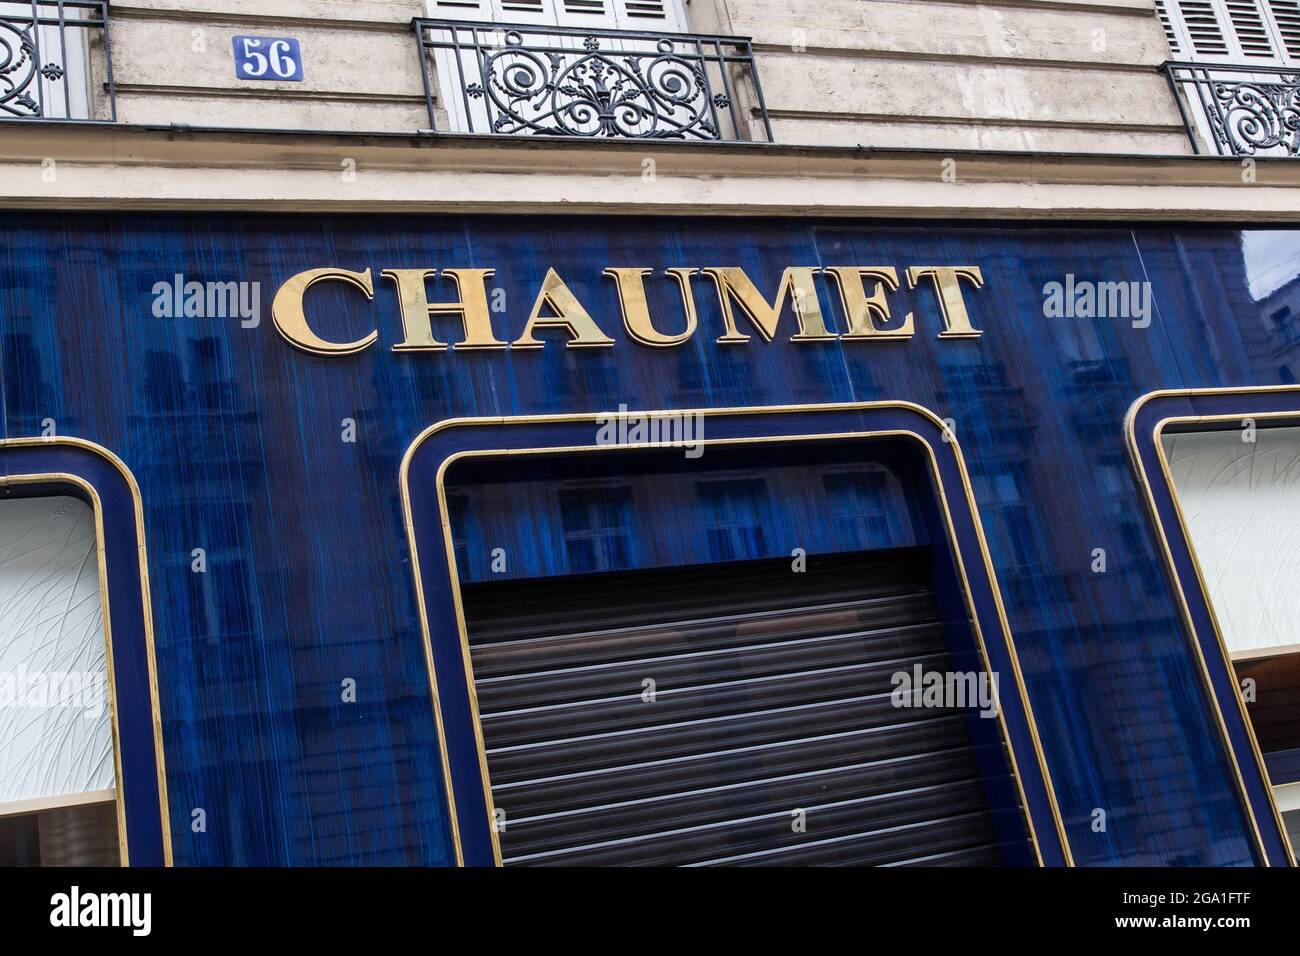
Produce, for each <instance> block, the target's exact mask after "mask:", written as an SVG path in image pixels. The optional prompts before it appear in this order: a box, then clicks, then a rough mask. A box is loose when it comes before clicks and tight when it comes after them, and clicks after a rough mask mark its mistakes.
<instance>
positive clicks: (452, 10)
mask: <svg viewBox="0 0 1300 956" xmlns="http://www.w3.org/2000/svg"><path fill="white" fill-rule="evenodd" d="M429 16H431V17H434V18H435V19H438V20H472V21H478V22H483V23H486V22H487V21H490V20H491V19H492V4H491V0H429Z"/></svg>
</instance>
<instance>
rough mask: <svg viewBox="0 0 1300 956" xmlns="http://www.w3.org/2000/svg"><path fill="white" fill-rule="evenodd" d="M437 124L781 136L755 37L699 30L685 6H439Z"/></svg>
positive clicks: (617, 0)
mask: <svg viewBox="0 0 1300 956" xmlns="http://www.w3.org/2000/svg"><path fill="white" fill-rule="evenodd" d="M427 10H428V12H429V17H428V18H426V19H417V20H416V21H415V28H416V31H417V34H418V35H419V38H420V53H421V56H422V58H423V67H424V80H425V93H426V99H427V103H428V108H429V125H430V128H431V129H434V130H450V131H453V132H458V133H487V134H493V135H525V136H538V135H540V136H562V137H574V136H578V137H601V138H614V139H680V140H695V141H709V140H713V141H718V140H740V139H750V140H766V141H769V142H770V141H771V139H772V128H771V122H770V119H769V117H768V115H767V108H766V105H765V104H764V102H763V94H762V89H761V88H760V85H759V81H758V77H757V75H756V73H755V69H754V54H753V47H752V44H751V43H750V41H749V40H748V39H747V38H744V37H727V36H705V35H699V34H694V33H689V32H687V31H688V27H689V24H688V22H687V18H686V11H685V8H684V6H683V3H682V0H428V5H427Z"/></svg>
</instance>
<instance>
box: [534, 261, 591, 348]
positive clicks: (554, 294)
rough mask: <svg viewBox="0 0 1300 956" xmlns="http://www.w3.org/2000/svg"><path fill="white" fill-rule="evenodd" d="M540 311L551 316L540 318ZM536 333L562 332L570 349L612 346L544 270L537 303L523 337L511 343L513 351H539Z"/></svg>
mask: <svg viewBox="0 0 1300 956" xmlns="http://www.w3.org/2000/svg"><path fill="white" fill-rule="evenodd" d="M543 308H549V309H550V310H551V311H552V312H553V313H554V315H549V316H545V315H542V309H543ZM537 329H564V330H565V331H566V332H568V333H569V341H568V342H566V343H565V346H566V347H567V348H571V349H577V348H608V347H610V346H612V345H613V344H614V340H613V339H611V338H610V337H609V336H608V335H606V334H605V333H604V332H602V331H601V330H600V327H599V326H598V325H596V321H595V320H594V319H593V318H592V317H591V314H590V313H588V312H587V310H586V309H584V308H583V307H582V303H581V302H579V301H578V298H577V296H575V295H574V294H573V293H572V292H571V291H570V290H569V287H568V286H567V285H565V284H564V280H563V279H561V278H560V276H559V273H557V272H556V271H555V270H554V269H548V270H547V272H546V278H545V279H543V280H542V288H541V290H540V291H539V292H538V293H537V301H536V302H534V303H533V311H532V312H531V313H530V314H529V316H528V324H527V325H525V326H524V333H523V335H521V336H519V338H517V339H515V341H514V345H513V348H517V349H540V348H541V347H542V346H543V345H545V344H546V343H545V342H542V341H540V340H538V339H537V338H536V337H535V336H534V335H533V332H535V331H536V330H537Z"/></svg>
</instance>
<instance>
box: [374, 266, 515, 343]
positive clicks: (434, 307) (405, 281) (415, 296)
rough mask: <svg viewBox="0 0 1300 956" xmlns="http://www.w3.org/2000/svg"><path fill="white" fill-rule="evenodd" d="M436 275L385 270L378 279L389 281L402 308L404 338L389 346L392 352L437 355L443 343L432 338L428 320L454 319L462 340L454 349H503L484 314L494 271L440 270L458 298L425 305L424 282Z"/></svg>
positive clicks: (487, 314) (427, 271)
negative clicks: (391, 282) (451, 282)
mask: <svg viewBox="0 0 1300 956" xmlns="http://www.w3.org/2000/svg"><path fill="white" fill-rule="evenodd" d="M437 274H438V270H437V269H385V270H384V271H383V272H382V273H381V275H383V276H384V277H385V278H388V279H392V280H393V283H394V284H395V285H396V286H397V297H398V299H399V300H400V301H401V306H402V328H403V330H404V331H405V333H406V337H405V338H403V339H402V341H401V342H399V343H398V344H396V345H394V346H393V351H394V352H441V351H444V350H445V349H446V348H447V345H446V343H444V342H440V341H438V339H436V338H435V337H434V335H433V323H432V321H431V320H432V318H433V317H434V316H435V315H438V316H455V317H457V318H459V319H460V321H461V325H462V327H463V328H464V330H465V337H464V338H463V339H461V340H460V341H459V342H457V343H456V344H455V345H454V346H453V348H455V349H458V350H459V349H503V348H505V347H506V343H505V342H502V341H500V340H499V339H498V338H497V337H496V335H494V334H493V332H492V317H491V314H490V312H489V310H488V298H487V280H488V279H490V278H491V277H492V276H494V275H496V270H495V269H443V270H442V274H443V275H445V276H450V277H451V280H452V281H453V282H454V283H455V284H456V292H457V293H458V298H457V300H456V301H455V302H433V303H431V302H429V290H428V286H427V281H428V280H429V279H431V278H433V277H434V276H436V275H437Z"/></svg>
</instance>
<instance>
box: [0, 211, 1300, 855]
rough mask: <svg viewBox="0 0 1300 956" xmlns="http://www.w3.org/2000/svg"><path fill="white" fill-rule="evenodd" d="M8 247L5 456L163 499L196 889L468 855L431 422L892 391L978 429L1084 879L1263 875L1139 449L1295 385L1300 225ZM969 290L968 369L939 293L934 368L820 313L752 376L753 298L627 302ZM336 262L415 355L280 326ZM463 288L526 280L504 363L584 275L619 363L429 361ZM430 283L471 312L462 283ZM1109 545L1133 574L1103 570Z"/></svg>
mask: <svg viewBox="0 0 1300 956" xmlns="http://www.w3.org/2000/svg"><path fill="white" fill-rule="evenodd" d="M0 253H2V254H0V343H2V345H3V366H2V368H0V374H2V375H3V380H2V382H0V393H2V395H3V403H4V429H5V437H7V438H14V437H29V436H36V435H40V434H41V433H42V430H43V429H46V430H48V429H49V428H50V427H53V428H55V429H57V432H58V433H59V434H62V435H73V436H77V437H80V438H84V439H88V440H91V441H94V442H97V443H99V444H101V445H103V446H105V447H106V448H108V449H111V450H112V451H113V452H115V453H116V454H117V455H119V456H120V457H121V458H122V459H123V460H124V461H125V463H126V464H127V465H128V466H129V467H130V469H131V470H132V472H133V473H134V474H135V476H136V478H137V479H138V482H139V485H140V489H141V493H142V496H143V502H144V511H145V530H146V536H147V544H148V548H149V574H150V588H151V591H152V606H153V615H154V627H155V632H156V651H157V665H158V672H159V684H160V688H159V690H160V699H161V707H162V716H163V728H164V739H165V745H166V759H167V779H168V796H169V801H170V807H171V818H172V829H173V849H174V854H175V860H176V862H177V863H181V864H277V863H284V864H305V863H370V864H381V863H387V864H403V863H421V864H439V863H446V862H449V861H450V860H452V859H453V853H452V848H451V844H450V839H451V838H450V834H449V829H448V825H447V817H446V811H445V806H444V804H445V800H444V794H443V784H442V771H441V769H440V766H439V760H438V748H437V735H436V729H435V725H434V719H433V713H432V709H431V706H430V700H429V688H428V679H427V676H426V672H425V662H424V658H423V647H422V642H421V638H420V631H419V624H418V619H417V614H416V607H415V596H414V591H413V587H412V576H411V569H410V563H409V553H408V547H407V544H406V537H405V534H404V530H403V525H402V511H401V502H400V496H399V491H398V480H397V479H398V468H399V464H400V461H401V458H402V454H403V452H404V451H405V450H406V448H407V447H408V445H409V444H410V443H411V442H412V440H413V439H414V438H415V437H416V436H417V435H418V434H419V433H420V432H421V431H422V430H423V429H424V428H426V427H427V426H428V425H430V424H432V423H434V422H437V421H439V420H442V419H445V418H449V417H465V416H500V415H521V414H537V413H549V412H563V411H593V410H601V409H611V408H617V406H618V405H619V404H620V403H623V404H626V405H628V406H629V407H630V408H633V409H635V408H656V409H661V408H697V407H733V406H753V405H786V404H803V403H822V402H839V401H865V400H873V399H901V400H907V401H911V402H915V403H918V404H920V405H923V406H925V407H927V408H929V409H931V410H933V411H934V412H936V413H937V414H939V415H940V416H942V417H945V418H951V419H952V420H953V422H954V429H955V432H956V434H957V436H958V439H959V441H960V442H961V446H962V448H963V450H964V452H965V455H966V459H967V463H968V465H969V467H970V469H971V478H972V484H973V487H974V492H975V496H976V499H977V501H978V502H979V504H980V506H981V511H982V513H983V519H984V524H985V528H986V531H987V535H988V544H989V548H990V551H991V553H992V558H993V562H994V565H995V567H996V571H997V574H998V577H999V579H1000V581H1001V584H1002V587H1003V591H1004V598H1005V601H1006V606H1007V614H1008V617H1009V619H1010V626H1011V630H1012V633H1013V634H1014V636H1015V640H1016V646H1017V649H1018V651H1019V654H1020V657H1021V661H1022V664H1023V665H1024V668H1025V671H1026V681H1027V684H1028V688H1029V692H1030V697H1031V700H1032V703H1033V705H1034V708H1035V712H1036V716H1037V719H1038V724H1039V728H1040V730H1041V733H1042V737H1043V744H1044V748H1045V751H1046V754H1047V759H1048V764H1049V768H1050V770H1051V773H1052V777H1053V780H1054V782H1055V785H1056V788H1057V795H1058V799H1059V801H1060V804H1061V808H1062V811H1063V814H1064V816H1065V823H1066V828H1067V833H1068V835H1069V839H1070V844H1071V847H1072V849H1073V852H1074V856H1075V859H1076V860H1077V861H1078V862H1080V863H1083V864H1116V863H1123V864H1164V863H1248V862H1251V860H1252V859H1253V858H1254V856H1255V855H1256V854H1257V851H1256V850H1255V849H1254V846H1255V841H1254V837H1253V835H1252V833H1251V830H1250V826H1249V824H1248V822H1247V821H1246V819H1245V816H1244V813H1243V810H1242V808H1241V803H1240V800H1239V798H1238V796H1237V794H1236V790H1235V786H1234V784H1233V782H1232V772H1231V770H1230V768H1229V767H1228V764H1227V760H1226V757H1225V754H1224V752H1223V749H1222V745H1221V743H1220V739H1219V735H1218V732H1217V730H1216V729H1215V726H1214V725H1213V723H1212V718H1211V712H1210V705H1209V702H1208V700H1207V698H1206V696H1205V692H1204V690H1203V689H1202V685H1201V679H1200V677H1199V676H1198V670H1197V668H1196V665H1195V662H1194V660H1193V658H1192V656H1191V654H1190V652H1189V648H1188V643H1187V639H1186V637H1185V636H1184V634H1183V632H1182V631H1181V630H1180V625H1179V623H1178V617H1177V613H1178V612H1177V607H1176V605H1175V602H1174V598H1173V595H1172V593H1171V591H1170V589H1169V587H1168V584H1167V582H1166V581H1165V578H1164V576H1163V571H1162V569H1161V563H1160V557H1159V554H1158V552H1157V550H1156V547H1157V546H1156V540H1155V537H1154V535H1153V533H1152V530H1151V528H1150V525H1149V521H1148V519H1147V517H1146V515H1145V513H1144V511H1143V507H1142V503H1141V499H1140V498H1139V495H1138V489H1137V487H1136V484H1135V482H1134V479H1133V476H1132V474H1131V471H1130V469H1129V466H1128V463H1127V459H1126V451H1125V444H1124V435H1123V429H1122V426H1123V420H1124V415H1125V412H1126V411H1127V410H1128V408H1129V406H1130V405H1131V404H1132V402H1133V401H1134V400H1135V399H1136V398H1138V397H1139V396H1140V395H1142V394H1144V393H1146V392H1149V391H1152V390H1154V389H1157V388H1171V387H1201V386H1217V385H1270V384H1278V383H1282V382H1289V381H1294V375H1293V374H1292V371H1291V369H1292V367H1293V366H1294V362H1295V359H1296V356H1294V355H1293V354H1292V353H1293V351H1294V344H1293V342H1292V341H1291V337H1290V335H1289V333H1288V330H1287V325H1286V322H1284V321H1282V320H1280V319H1277V318H1276V317H1275V316H1274V315H1273V313H1272V312H1270V311H1268V310H1269V308H1270V303H1271V301H1272V300H1271V299H1269V296H1270V294H1274V293H1273V290H1274V289H1275V288H1277V287H1279V286H1285V285H1286V282H1287V280H1289V279H1291V278H1292V277H1294V276H1295V275H1296V273H1297V272H1300V265H1298V263H1300V232H1294V233H1288V232H1275V233H1272V234H1269V235H1263V234H1247V233H1243V232H1241V231H1236V230H1232V229H1228V228H1214V229H1208V228H1205V229H1200V228H1188V227H1161V226H1143V227H1141V228H1134V229H1125V228H1118V227H1113V226H1106V227H1087V226H1072V225H1059V224H1053V225H1037V226H1033V227H1020V226H988V225H978V226H975V225H966V224H958V223H948V222H936V223H900V224H890V223H880V222H839V221H836V222H820V223H818V222H811V221H796V220H744V219H728V220H718V219H679V220H669V219H638V218H617V217H602V218H579V217H572V218H560V217H461V216H411V217H391V216H384V217H379V216H374V217H365V216H328V215H313V216H288V215H276V216H261V215H258V216H251V215H249V216H245V215H221V214H185V215H180V214H176V215H151V214H102V215H101V214H93V215H91V214H66V215H60V214H50V213H40V214H37V213H24V212H19V213H9V214H7V215H6V218H5V221H4V224H3V226H0ZM957 264H961V265H978V266H980V268H981V269H982V271H983V275H984V277H985V285H984V287H983V288H982V289H980V290H974V289H972V288H970V287H969V286H968V287H967V288H966V295H965V300H966V303H967V306H968V308H969V310H970V314H971V318H972V321H973V323H974V325H975V327H976V328H978V329H981V330H983V333H984V334H983V335H982V336H981V337H980V338H977V339H968V340H939V339H938V338H937V337H936V336H937V333H938V332H939V331H940V329H941V327H942V326H941V321H940V317H939V312H938V308H937V305H936V301H935V297H934V293H933V291H932V290H931V289H928V288H924V287H923V288H919V289H917V290H908V289H907V288H906V283H904V288H903V289H902V290H901V291H899V292H898V293H897V294H896V295H895V296H894V297H893V299H892V302H893V308H894V311H895V314H896V315H898V316H901V315H902V314H904V313H906V312H909V311H911V312H913V313H914V315H915V322H916V327H917V334H916V335H915V336H914V337H912V338H911V339H908V340H906V341H889V342H835V341H831V342H822V343H792V342H790V341H789V335H790V333H792V332H793V331H794V322H793V319H792V318H791V317H790V316H789V315H787V316H786V318H785V319H784V320H783V321H784V322H785V323H786V326H785V328H784V329H783V330H782V331H781V332H780V333H779V334H778V336H777V337H776V339H775V340H774V341H772V342H770V343H769V342H764V341H763V340H762V338H760V337H759V336H757V335H755V336H753V337H752V338H751V340H750V341H749V342H748V343H746V344H744V345H740V346H719V345H718V344H717V343H716V341H715V340H716V338H717V336H718V335H720V334H721V333H722V330H723V329H722V321H721V318H720V316H719V312H718V306H717V299H716V295H715V294H714V293H713V291H712V288H711V286H710V285H709V284H708V283H707V282H705V281H702V280H700V279H697V280H696V285H695V290H696V299H697V303H698V307H699V313H700V314H699V331H698V332H697V333H696V335H695V336H694V338H693V339H692V340H691V341H689V342H688V343H686V344H684V345H682V346H680V347H677V348H671V349H649V348H646V347H644V346H641V345H638V344H637V343H635V342H633V341H631V340H630V339H629V338H628V336H627V334H626V333H625V332H624V331H623V329H622V328H621V321H620V311H619V305H618V300H617V297H616V294H615V286H614V283H613V282H612V281H611V280H610V279H609V278H607V277H603V276H602V275H601V272H602V270H603V269H604V268H606V267H610V266H645V267H649V268H654V269H656V270H657V271H658V272H659V273H660V274H659V275H657V276H656V277H654V278H652V279H649V280H647V281H648V290H649V295H650V306H651V309H652V310H653V312H654V314H655V315H656V316H657V321H660V324H661V327H663V328H665V329H678V328H680V327H681V326H680V321H681V300H680V296H679V294H678V292H677V290H676V286H675V285H674V284H672V283H671V282H670V281H669V280H668V279H667V278H665V277H664V276H663V275H662V270H663V269H664V268H668V267H675V266H678V267H680V266H688V267H697V268H698V267H704V266H740V267H743V268H744V269H745V270H746V272H747V273H748V275H749V276H750V277H752V278H753V279H754V280H755V282H756V283H757V284H758V285H759V286H760V288H761V289H762V290H763V292H764V293H766V294H768V295H770V294H771V293H772V292H773V291H774V290H775V289H776V286H777V282H778V279H779V278H780V276H781V273H782V271H783V270H784V269H785V268H787V267H788V266H829V265H892V266H895V267H897V268H898V269H899V271H900V273H901V272H902V270H903V269H904V268H905V267H907V266H911V265H957ZM321 266H338V267H342V268H346V269H353V270H361V269H365V268H367V267H369V268H371V269H373V270H375V280H376V283H375V298H374V301H373V302H372V303H369V302H366V300H365V298H364V297H363V296H361V295H360V294H359V293H357V292H356V291H355V290H350V289H347V288H344V287H342V286H338V285H336V286H333V287H330V286H322V287H319V288H318V289H313V290H312V292H311V293H309V296H310V298H309V313H310V315H311V318H312V322H313V325H314V327H315V329H316V331H317V332H318V333H319V334H320V335H322V336H323V337H325V338H330V339H336V340H340V341H343V340H348V339H355V338H358V337H360V336H361V335H364V334H365V333H367V332H368V331H370V330H371V329H374V328H377V329H378V332H379V341H378V344H377V345H375V346H374V347H372V348H370V349H368V350H366V351H363V352H360V353H359V354H356V355H352V356H342V357H322V356H315V355H310V354H307V353H304V352H302V351H299V350H296V349H293V348H291V347H290V346H289V345H288V344H287V343H286V342H285V341H284V340H283V339H282V338H281V337H280V336H279V335H278V334H277V333H276V331H275V329H274V328H273V327H272V324H271V320H270V302H271V297H272V296H273V294H274V292H275V290H276V289H277V288H278V287H279V285H280V284H281V283H282V282H283V281H284V280H286V279H288V278H289V277H290V276H292V275H294V274H296V273H298V272H300V271H302V270H305V269H309V268H316V267H321ZM456 266H460V267H478V268H487V267H492V268H495V269H496V270H497V274H496V276H495V277H494V278H493V279H492V280H491V284H492V286H493V287H494V288H498V289H500V290H502V293H501V294H502V296H503V299H498V300H497V301H498V303H499V304H501V305H503V306H504V311H503V312H498V313H494V315H493V321H494V322H495V323H496V332H497V335H498V337H500V338H502V339H507V340H509V339H513V338H516V337H518V335H519V334H520V332H521V330H522V328H523V325H524V321H525V319H526V317H527V315H528V312H529V310H530V309H531V307H532V305H533V300H534V298H535V296H536V294H537V288H538V285H539V284H540V282H541V280H542V278H543V276H544V275H545V274H546V272H547V270H548V269H549V268H552V267H553V268H555V269H556V270H557V271H558V272H559V274H560V275H561V277H562V278H563V279H564V280H565V282H566V283H567V284H568V285H569V287H570V288H571V289H572V290H573V292H574V293H575V294H576V295H577V297H578V298H579V299H580V300H581V301H582V302H583V304H584V305H585V306H586V308H587V309H588V310H589V311H590V313H591V314H592V316H593V318H594V319H595V320H596V321H597V323H599V325H600V326H601V328H602V329H603V330H604V331H605V332H606V333H607V334H608V335H609V336H611V337H612V338H614V339H615V340H616V343H617V344H616V346H615V347H613V348H609V349H584V350H571V349H565V348H564V347H563V341H564V336H563V335H562V334H559V333H555V332H550V333H547V332H543V333H541V337H542V338H545V339H547V343H548V344H547V345H546V347H545V348H544V349H542V350H540V351H536V350H533V351H523V350H507V351H493V352H464V351H461V352H457V351H448V352H440V353H408V354H398V353H394V352H392V351H391V346H392V345H393V344H394V343H396V342H398V341H400V340H401V337H402V326H401V320H400V316H399V312H398V303H397V298H396V294H395V291H394V286H393V285H392V284H391V283H386V282H383V281H382V280H380V278H379V276H378V271H379V270H380V269H385V268H441V267H456ZM178 274H179V275H183V276H184V279H185V280H186V281H200V282H216V281H219V282H226V281H236V282H257V283H259V284H260V307H261V322H260V324H258V325H257V326H256V327H244V326H243V325H241V323H240V321H239V319H238V318H224V319H223V318H201V317H190V318H185V317H180V318H166V317H159V316H157V315H156V314H155V286H156V284H157V283H159V282H171V281H173V277H174V276H176V275H178ZM1067 275H1072V276H1074V277H1075V279H1076V280H1088V281H1134V282H1149V283H1151V286H1150V288H1151V290H1152V294H1153V304H1154V313H1153V315H1152V317H1151V322H1150V324H1149V326H1146V327H1135V326H1134V323H1133V322H1132V321H1131V320H1130V319H1129V318H1078V317H1074V318H1070V317H1064V316H1062V317H1050V316H1048V315H1045V314H1044V293H1043V289H1044V286H1045V285H1046V284H1047V283H1050V282H1063V281H1065V279H1066V276H1067ZM1279 276H1280V278H1279ZM430 291H431V295H430V298H431V299H433V300H435V301H436V300H438V299H451V298H453V297H454V287H452V285H451V283H449V282H445V281H443V280H437V281H435V282H431V283H430ZM823 292H824V294H823V297H822V308H823V310H824V312H825V313H826V314H827V316H828V319H829V321H830V322H831V323H832V324H833V325H835V326H836V328H837V329H838V330H840V331H842V330H843V327H844V320H843V316H842V314H841V312H840V309H839V306H838V301H837V300H836V298H835V297H834V296H833V295H832V294H831V287H829V286H823ZM1273 311H1274V312H1275V311H1276V310H1273ZM659 317H662V318H659ZM1138 324H1139V325H1141V323H1140V322H1139V323H1138ZM439 328H440V329H442V330H444V331H445V333H446V334H445V335H444V336H443V337H444V338H449V339H453V340H454V338H455V337H457V336H456V335H454V334H453V333H454V331H455V330H454V328H452V327H451V326H450V325H439ZM349 421H350V422H352V423H354V425H355V441H346V440H344V439H345V437H347V432H348V428H349V425H348V422H349ZM50 423H53V425H52V426H51V424H50ZM822 530H823V531H824V529H822ZM200 548H201V549H203V556H204V560H205V562H206V571H204V572H203V573H196V572H195V571H194V570H192V566H193V562H194V560H195V554H194V552H195V549H200ZM1097 548H1104V549H1105V550H1106V553H1107V558H1108V561H1107V570H1106V572H1105V573H1100V574H1099V573H1094V572H1093V571H1092V568H1091V565H1092V563H1093V560H1094V559H1093V553H1094V550H1095V549H1097ZM348 679H352V680H354V681H355V682H356V702H355V703H347V702H344V700H343V699H342V698H343V694H342V691H341V687H342V684H343V682H344V681H345V680H348ZM200 808H201V809H203V810H204V811H205V814H206V831H205V832H200V833H195V832H193V830H192V827H191V820H192V813H193V811H194V810H195V809H200ZM1095 808H1104V809H1105V810H1106V812H1107V826H1106V829H1105V831H1104V832H1095V830H1094V827H1093V826H1092V822H1093V819H1094V816H1093V811H1094V809H1095Z"/></svg>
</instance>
